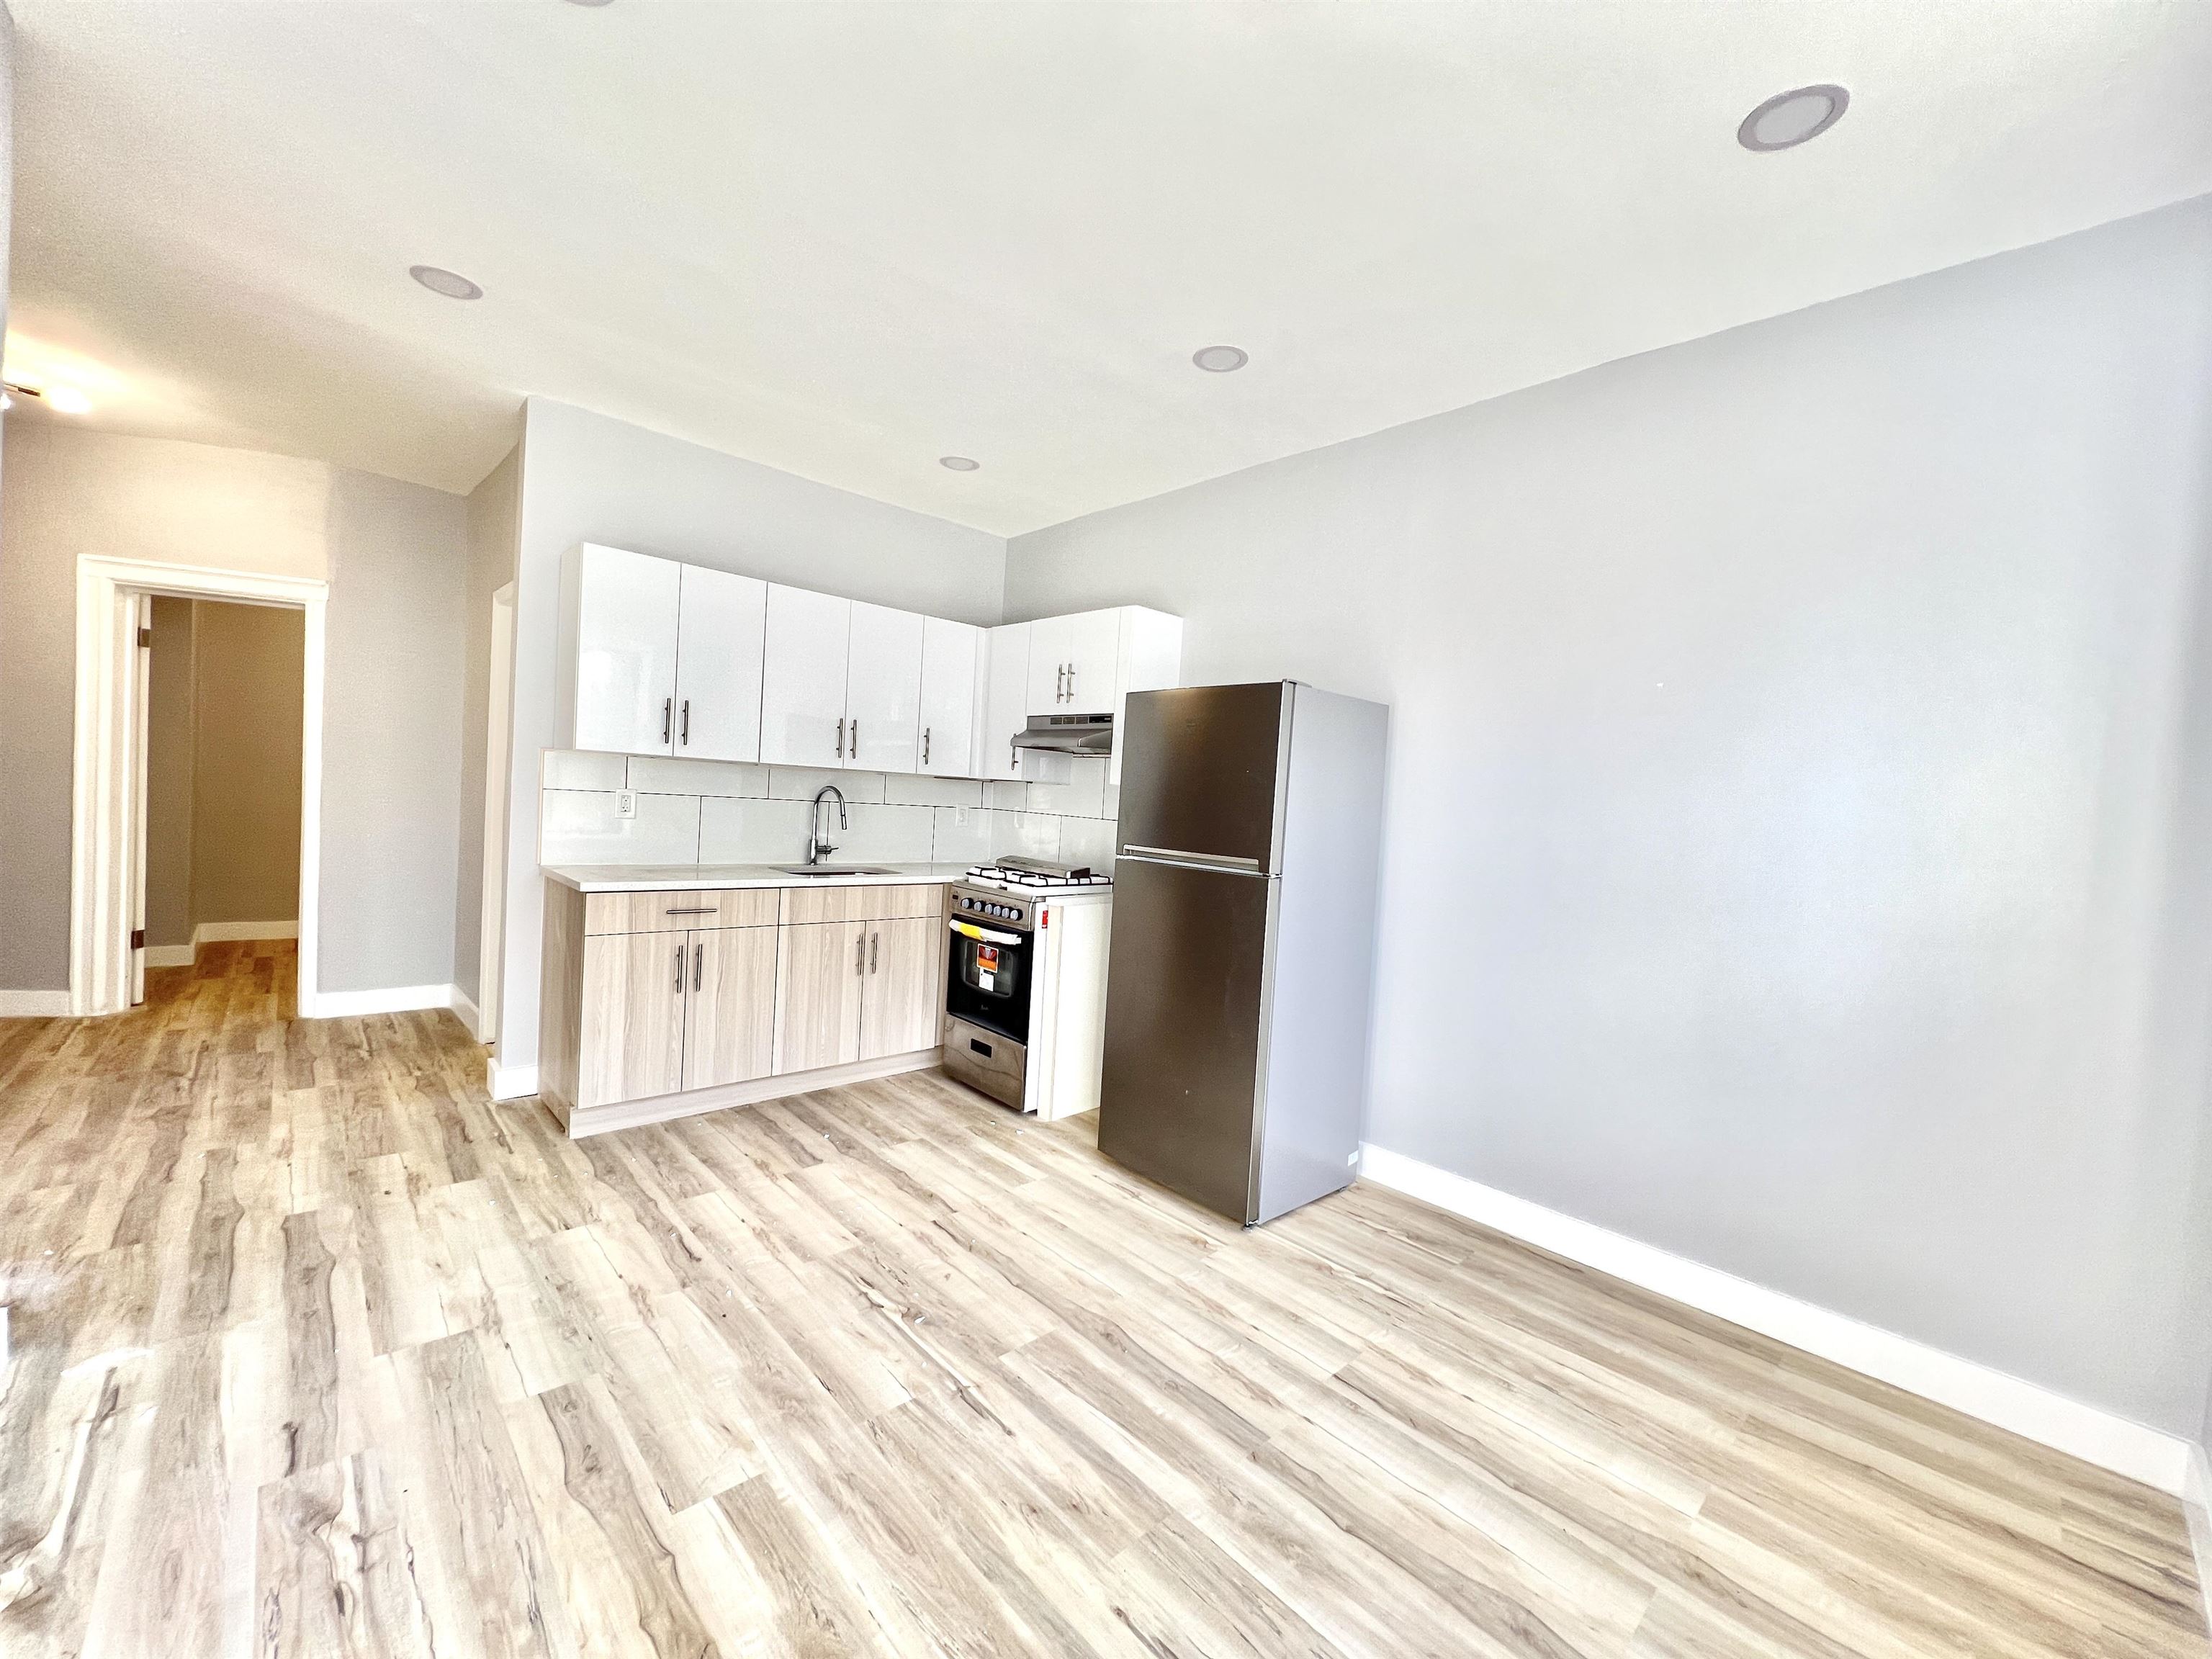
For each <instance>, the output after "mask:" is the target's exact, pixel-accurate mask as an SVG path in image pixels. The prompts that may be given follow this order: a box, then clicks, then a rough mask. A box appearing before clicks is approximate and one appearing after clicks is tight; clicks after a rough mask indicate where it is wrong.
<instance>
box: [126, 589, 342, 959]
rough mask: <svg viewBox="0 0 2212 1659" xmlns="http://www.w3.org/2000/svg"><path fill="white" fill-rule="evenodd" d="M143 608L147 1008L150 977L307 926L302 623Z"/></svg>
mask: <svg viewBox="0 0 2212 1659" xmlns="http://www.w3.org/2000/svg"><path fill="white" fill-rule="evenodd" d="M145 605H146V607H147V611H148V612H149V626H148V627H147V628H146V629H145V630H144V632H143V634H142V635H141V638H142V640H143V641H144V647H143V648H144V649H145V650H146V652H147V653H148V655H147V659H146V661H147V668H146V699H145V702H146V724H145V732H146V735H145V746H146V758H145V787H144V793H143V803H144V804H143V812H142V816H143V820H144V825H145V827H144V830H143V835H142V836H141V840H142V843H143V847H144V849H145V850H144V852H143V854H142V856H141V860H140V866H139V879H140V882H141V884H142V889H143V898H142V900H141V902H140V903H139V905H138V907H137V908H138V912H139V921H138V926H139V927H140V928H141V929H143V933H144V936H145V943H144V946H143V950H142V951H140V954H139V962H138V963H137V964H134V969H133V972H132V981H133V983H132V1000H134V1001H143V1000H144V997H145V986H144V973H143V969H155V970H159V969H173V968H183V967H190V966H194V965H196V964H197V963H198V961H199V958H200V956H201V953H202V952H203V951H206V950H207V949H208V948H209V947H211V946H218V945H228V946H231V947H234V949H235V947H238V946H242V945H246V944H248V943H253V944H258V945H264V946H265V945H269V944H270V943H271V942H274V941H278V940H288V939H297V938H298V937H299V926H300V898H299V875H300V741H299V730H300V702H301V698H300V681H301V670H302V667H303V665H304V658H305V644H306V641H305V623H304V619H303V617H302V615H301V612H300V611H298V610H297V609H296V608H294V607H292V606H288V605H242V604H240V603H238V602H237V601H235V600H229V599H181V598H176V597H172V596H170V595H167V594H161V595H149V596H148V598H147V599H146V600H145ZM256 954H258V955H259V956H262V957H268V956H270V955H272V954H274V955H277V956H280V957H281V956H289V954H291V952H290V951H289V947H287V948H286V949H285V950H283V951H278V952H271V951H268V950H266V949H263V950H261V951H258V952H256ZM280 988H281V987H280Z"/></svg>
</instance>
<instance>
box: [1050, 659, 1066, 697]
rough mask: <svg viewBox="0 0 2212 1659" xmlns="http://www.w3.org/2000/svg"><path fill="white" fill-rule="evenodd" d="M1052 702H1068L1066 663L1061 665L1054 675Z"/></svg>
mask: <svg viewBox="0 0 2212 1659" xmlns="http://www.w3.org/2000/svg"><path fill="white" fill-rule="evenodd" d="M1052 700H1053V701H1054V702H1066V701H1067V665H1066V663H1061V664H1060V665H1059V667H1058V669H1057V671H1055V672H1054V675H1053V681H1052Z"/></svg>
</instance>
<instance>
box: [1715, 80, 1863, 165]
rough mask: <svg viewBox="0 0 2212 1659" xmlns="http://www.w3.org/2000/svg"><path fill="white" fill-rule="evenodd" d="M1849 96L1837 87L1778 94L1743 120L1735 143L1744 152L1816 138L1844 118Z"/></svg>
mask: <svg viewBox="0 0 2212 1659" xmlns="http://www.w3.org/2000/svg"><path fill="white" fill-rule="evenodd" d="M1850 106H1851V95H1850V93H1848V92H1846V91H1844V88H1841V87H1838V86H1830V85H1826V84H1825V83H1824V84H1822V85H1820V86H1817V87H1798V88H1795V89H1794V90H1792V91H1790V92H1778V93H1776V94H1774V96H1773V97H1771V98H1770V99H1768V100H1766V101H1765V103H1763V104H1761V105H1760V106H1759V107H1758V108H1757V109H1755V110H1753V111H1752V112H1751V113H1750V114H1748V115H1747V116H1745V117H1744V118H1743V125H1741V126H1740V127H1738V128H1737V129H1736V130H1735V141H1736V143H1739V144H1741V145H1742V146H1743V147H1744V148H1745V149H1756V150H1770V149H1792V148H1794V147H1795V146H1796V145H1798V144H1802V143H1804V142H1805V141H1806V140H1807V139H1808V138H1818V137H1820V135H1821V134H1822V133H1824V132H1826V131H1827V130H1828V129H1829V128H1830V127H1832V126H1833V125H1836V123H1837V122H1838V121H1840V120H1842V119H1843V118H1844V111H1845V110H1847V109H1849V108H1850Z"/></svg>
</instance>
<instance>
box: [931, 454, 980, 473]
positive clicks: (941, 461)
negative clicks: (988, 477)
mask: <svg viewBox="0 0 2212 1659" xmlns="http://www.w3.org/2000/svg"><path fill="white" fill-rule="evenodd" d="M937 464H938V465H939V466H941V467H943V468H944V469H945V471H947V472H973V471H975V470H976V469H978V468H979V467H981V465H983V463H982V462H981V461H971V460H969V459H968V458H967V457H966V456H965V455H939V457H938V458H937Z"/></svg>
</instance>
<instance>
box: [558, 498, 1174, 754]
mask: <svg viewBox="0 0 2212 1659" xmlns="http://www.w3.org/2000/svg"><path fill="white" fill-rule="evenodd" d="M560 598H561V605H560V613H561V614H560V645H559V651H558V655H557V657H556V665H555V675H556V718H555V726H556V734H555V741H556V744H557V745H558V746H559V747H561V748H563V749H597V750H611V751H613V752H615V753H617V754H625V755H673V756H677V757H681V758H686V759H694V760H717V761H758V762H761V763H764V764H767V765H771V766H816V767H844V768H857V769H865V770H867V771H871V772H908V773H925V774H928V775H933V776H936V777H957V778H976V777H981V778H1000V779H1006V780H1008V781H1017V782H1031V783H1044V782H1053V781H1063V782H1064V781H1066V780H1067V778H1068V777H1069V776H1070V775H1071V774H1072V769H1073V761H1072V760H1071V759H1070V758H1069V757H1067V756H1066V755H1063V754H1054V753H1049V752H1042V751H1039V750H1018V749H1017V748H1015V746H1014V738H1016V737H1017V736H1018V734H1019V733H1020V732H1021V730H1022V728H1023V727H1024V726H1026V725H1028V724H1029V722H1030V720H1032V719H1034V718H1036V717H1038V716H1041V715H1055V714H1057V715H1063V716H1066V715H1087V714H1111V715H1113V716H1114V718H1115V722H1116V723H1117V724H1118V723H1119V722H1120V720H1121V714H1122V703H1123V699H1125V698H1126V697H1127V696H1128V694H1129V693H1130V692H1132V691H1147V690H1156V689H1158V688H1160V687H1163V686H1170V685H1179V684H1182V618H1180V617H1170V616H1168V615H1166V614H1165V613H1164V612H1162V611H1147V610H1145V609H1143V608H1142V607H1140V606H1137V605H1122V606H1120V607H1119V608H1117V609H1115V610H1111V611H1079V612H1077V613H1076V614H1074V615H1073V616H1066V617H1043V618H1042V619H1040V620H1039V621H1036V622H1031V623H1009V624H1007V625H1006V626H1004V627H1000V628H992V629H981V628H975V627H971V626H970V625H969V624H968V623H956V622H948V621H946V620H945V619H944V618H942V617H923V616H920V615H917V614H916V613H915V612H914V611H896V610H893V609H892V608H890V606H888V605H869V604H867V603H866V602H865V601H862V600H859V599H837V598H836V597H834V596H832V595H830V594H828V593H816V592H811V591H810V590H808V589H806V588H803V587H786V586H782V585H781V584H780V583H775V582H764V581H762V580H758V579H757V578H756V577H752V576H740V575H737V574H733V573H732V572H730V571H726V570H717V569H714V568H709V567H708V566H704V565H693V564H683V563H679V562H677V561H676V560H673V559H658V558H653V557H651V556H648V555H646V554H643V553H629V552H625V551H623V550H622V549H620V548H615V547H601V546H598V545H596V544H592V543H588V542H586V543H584V544H580V545H579V546H576V547H572V548H570V549H569V550H568V553H567V554H566V555H565V556H563V558H562V562H561V595H560ZM1120 775H1121V755H1120V752H1119V750H1116V751H1115V757H1114V759H1113V762H1112V763H1111V765H1110V767H1109V777H1110V778H1113V779H1115V781H1118V780H1119V777H1120Z"/></svg>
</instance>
